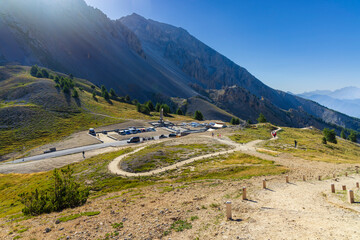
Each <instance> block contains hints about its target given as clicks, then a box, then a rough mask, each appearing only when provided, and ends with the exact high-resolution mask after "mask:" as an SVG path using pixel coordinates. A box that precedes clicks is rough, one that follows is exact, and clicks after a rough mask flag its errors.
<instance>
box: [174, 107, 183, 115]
mask: <svg viewBox="0 0 360 240" xmlns="http://www.w3.org/2000/svg"><path fill="white" fill-rule="evenodd" d="M176 114H177V115H184V113H183V111H181V109H180V108H178V110H176Z"/></svg>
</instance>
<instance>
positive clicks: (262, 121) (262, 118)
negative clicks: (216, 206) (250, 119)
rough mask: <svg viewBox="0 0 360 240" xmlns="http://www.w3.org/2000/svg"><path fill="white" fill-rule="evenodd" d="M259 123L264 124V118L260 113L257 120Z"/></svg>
mask: <svg viewBox="0 0 360 240" xmlns="http://www.w3.org/2000/svg"><path fill="white" fill-rule="evenodd" d="M257 121H258V122H259V123H266V118H265V116H264V114H262V113H260V115H259V118H258V119H257Z"/></svg>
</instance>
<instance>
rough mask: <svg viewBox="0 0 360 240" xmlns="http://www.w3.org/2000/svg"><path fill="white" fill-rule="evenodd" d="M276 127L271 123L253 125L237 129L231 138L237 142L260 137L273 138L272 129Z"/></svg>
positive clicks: (263, 138) (249, 140)
mask: <svg viewBox="0 0 360 240" xmlns="http://www.w3.org/2000/svg"><path fill="white" fill-rule="evenodd" d="M275 129H277V127H275V126H273V125H271V124H269V123H265V124H256V125H251V126H250V127H249V128H245V129H244V130H240V131H237V132H236V133H235V134H233V135H231V136H230V139H231V140H233V141H235V142H237V143H248V142H251V141H254V140H258V139H261V140H267V139H269V138H271V131H273V130H275Z"/></svg>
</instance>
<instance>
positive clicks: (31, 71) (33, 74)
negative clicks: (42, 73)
mask: <svg viewBox="0 0 360 240" xmlns="http://www.w3.org/2000/svg"><path fill="white" fill-rule="evenodd" d="M38 71H39V68H38V66H37V65H34V66H32V67H31V69H30V75H31V76H33V77H36V75H37V73H38Z"/></svg>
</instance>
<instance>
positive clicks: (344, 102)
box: [298, 87, 360, 118]
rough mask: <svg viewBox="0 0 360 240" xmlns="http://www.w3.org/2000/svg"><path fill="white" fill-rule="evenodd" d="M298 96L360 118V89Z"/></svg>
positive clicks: (354, 88) (327, 91) (314, 92)
mask: <svg viewBox="0 0 360 240" xmlns="http://www.w3.org/2000/svg"><path fill="white" fill-rule="evenodd" d="M298 96H300V97H303V98H307V99H310V100H313V101H315V102H318V103H320V104H321V105H324V106H325V107H328V108H331V109H334V110H336V111H339V112H342V113H345V114H347V115H349V116H354V117H357V118H360V88H357V87H345V88H341V89H338V90H335V91H329V90H317V91H312V92H305V93H302V94H299V95H298Z"/></svg>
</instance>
